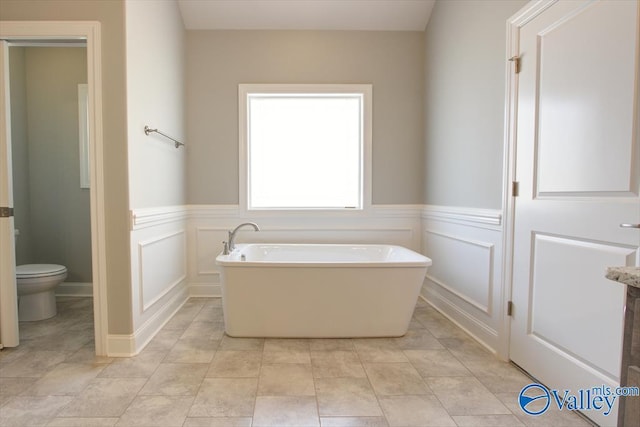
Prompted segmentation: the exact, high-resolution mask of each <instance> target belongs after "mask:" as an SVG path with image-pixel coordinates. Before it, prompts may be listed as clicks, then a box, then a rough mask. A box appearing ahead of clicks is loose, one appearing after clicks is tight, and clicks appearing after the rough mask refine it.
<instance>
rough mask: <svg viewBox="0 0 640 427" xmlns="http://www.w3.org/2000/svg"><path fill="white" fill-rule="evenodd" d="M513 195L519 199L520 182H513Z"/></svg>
mask: <svg viewBox="0 0 640 427" xmlns="http://www.w3.org/2000/svg"><path fill="white" fill-rule="evenodd" d="M511 195H512V196H513V197H518V196H519V195H520V183H519V182H518V181H513V182H512V183H511Z"/></svg>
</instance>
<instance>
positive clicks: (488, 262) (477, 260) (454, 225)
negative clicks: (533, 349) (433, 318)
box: [422, 206, 505, 353]
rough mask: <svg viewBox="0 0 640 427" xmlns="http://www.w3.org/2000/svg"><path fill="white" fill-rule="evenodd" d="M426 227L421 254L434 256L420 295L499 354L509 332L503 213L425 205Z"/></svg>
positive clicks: (423, 220)
mask: <svg viewBox="0 0 640 427" xmlns="http://www.w3.org/2000/svg"><path fill="white" fill-rule="evenodd" d="M422 231H423V234H422V253H424V254H425V255H426V256H428V257H430V258H431V259H432V260H433V265H432V266H431V267H430V268H429V270H428V271H427V277H426V280H425V286H424V287H423V291H422V296H423V297H424V298H425V299H426V300H428V301H429V303H430V304H432V305H433V306H434V307H436V308H437V309H438V310H439V311H440V312H442V313H443V314H444V315H445V316H447V317H448V318H450V319H451V320H452V321H453V322H454V323H456V324H458V325H459V326H461V327H462V328H463V329H464V330H466V331H468V332H469V333H470V334H471V335H473V336H474V337H476V338H477V339H478V340H480V341H481V342H482V343H483V344H484V345H485V346H487V347H488V348H490V349H491V350H492V351H493V352H496V353H499V347H500V343H501V339H502V336H501V334H502V333H503V331H504V330H505V328H504V327H503V326H504V307H503V304H502V299H503V295H504V281H503V274H502V260H503V257H502V251H503V249H502V245H503V242H502V214H501V212H500V211H493V210H486V209H463V208H457V207H451V208H449V207H442V206H438V207H433V206H427V207H425V209H424V211H423V214H422Z"/></svg>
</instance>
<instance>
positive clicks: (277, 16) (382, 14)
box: [178, 0, 435, 31]
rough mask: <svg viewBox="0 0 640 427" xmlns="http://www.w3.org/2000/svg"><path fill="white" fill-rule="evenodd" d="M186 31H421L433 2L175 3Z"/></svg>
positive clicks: (292, 0)
mask: <svg viewBox="0 0 640 427" xmlns="http://www.w3.org/2000/svg"><path fill="white" fill-rule="evenodd" d="M178 4H179V7H180V12H181V13H182V20H183V22H184V25H185V27H186V28H187V29H188V30H367V31H422V30H424V29H425V27H426V25H427V22H428V21H429V16H430V15H431V9H432V8H433V5H434V4H435V0H178Z"/></svg>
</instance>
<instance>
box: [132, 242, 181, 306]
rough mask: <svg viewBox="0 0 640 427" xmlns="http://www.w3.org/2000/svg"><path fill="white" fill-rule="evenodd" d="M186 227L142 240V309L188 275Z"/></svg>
mask: <svg viewBox="0 0 640 427" xmlns="http://www.w3.org/2000/svg"><path fill="white" fill-rule="evenodd" d="M186 258H187V239H186V235H185V231H184V230H178V231H175V232H172V233H168V234H163V235H160V236H157V237H154V238H152V239H149V240H145V241H143V242H138V262H139V265H140V267H139V269H138V270H139V282H138V286H139V290H140V296H141V298H140V305H141V307H140V309H141V312H142V313H144V312H145V311H146V310H147V309H148V308H149V307H151V306H152V305H154V304H155V303H156V302H158V301H159V300H160V299H161V298H162V297H164V296H165V295H166V294H167V293H169V292H171V290H172V289H173V288H175V287H176V286H177V285H179V284H180V283H182V282H183V281H184V280H185V279H186V277H187V259H186Z"/></svg>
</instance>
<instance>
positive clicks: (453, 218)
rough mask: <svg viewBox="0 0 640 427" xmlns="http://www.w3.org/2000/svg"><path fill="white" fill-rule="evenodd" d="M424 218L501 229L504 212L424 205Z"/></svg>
mask: <svg viewBox="0 0 640 427" xmlns="http://www.w3.org/2000/svg"><path fill="white" fill-rule="evenodd" d="M422 218H423V219H437V220H440V221H448V222H453V223H457V224H466V225H469V226H495V227H500V226H501V225H502V210H498V209H479V208H465V207H457V206H436V205H424V207H423V209H422Z"/></svg>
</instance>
